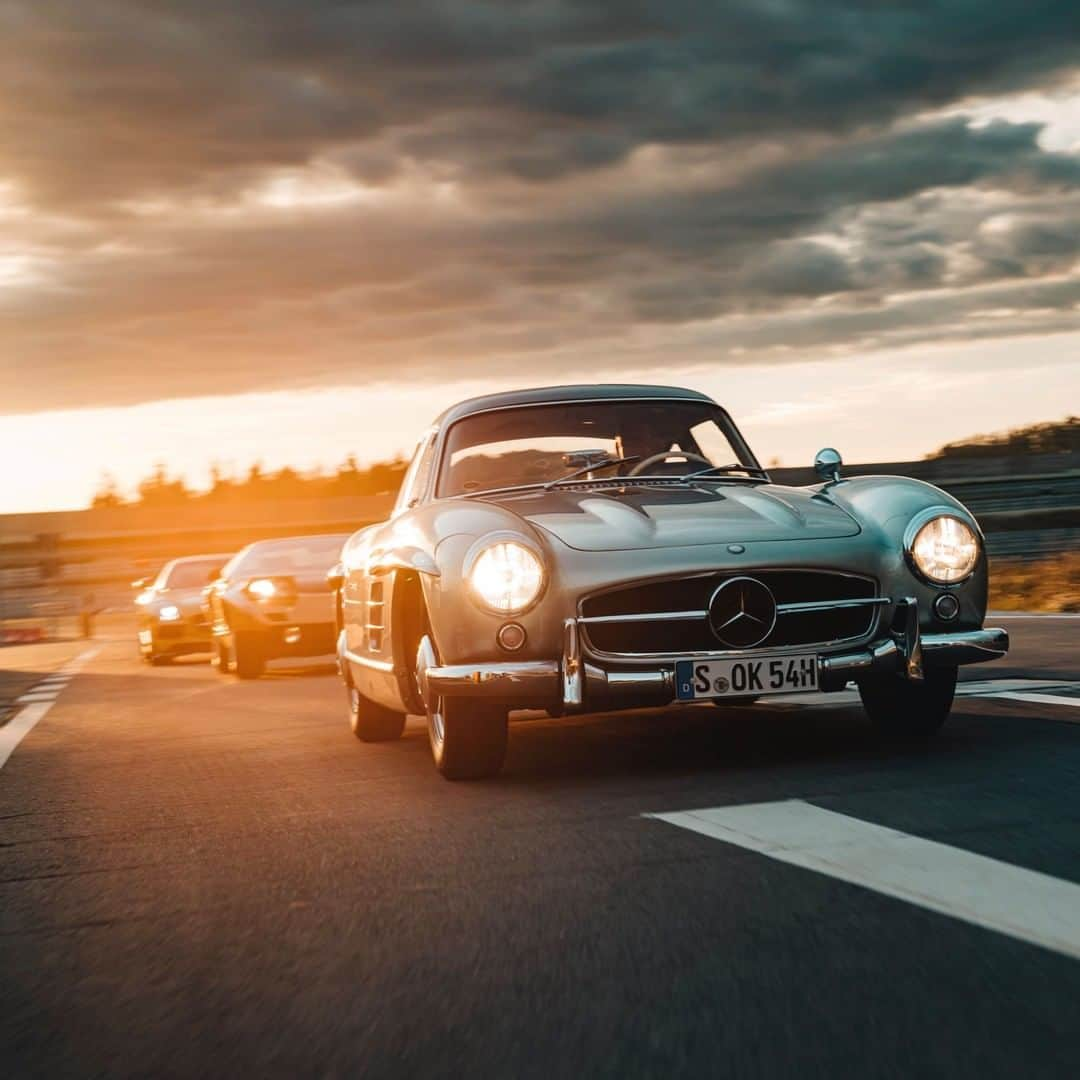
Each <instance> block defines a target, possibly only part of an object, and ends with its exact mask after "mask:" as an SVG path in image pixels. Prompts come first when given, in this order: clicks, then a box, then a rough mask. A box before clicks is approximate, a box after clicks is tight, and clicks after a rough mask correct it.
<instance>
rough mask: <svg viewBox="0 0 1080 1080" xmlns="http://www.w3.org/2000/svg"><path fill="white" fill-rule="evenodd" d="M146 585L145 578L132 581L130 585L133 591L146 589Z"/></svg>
mask: <svg viewBox="0 0 1080 1080" xmlns="http://www.w3.org/2000/svg"><path fill="white" fill-rule="evenodd" d="M146 584H147V582H146V578H144V577H141V578H139V579H138V581H133V582H132V583H131V587H132V588H133V589H145V588H146Z"/></svg>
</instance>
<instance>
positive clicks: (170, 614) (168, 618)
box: [157, 604, 180, 622]
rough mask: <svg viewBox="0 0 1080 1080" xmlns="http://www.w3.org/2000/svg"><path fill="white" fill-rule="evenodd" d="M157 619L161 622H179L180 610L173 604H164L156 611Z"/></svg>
mask: <svg viewBox="0 0 1080 1080" xmlns="http://www.w3.org/2000/svg"><path fill="white" fill-rule="evenodd" d="M157 614H158V618H159V619H160V620H161V621H162V622H179V621H180V609H179V608H178V607H177V606H176V605H175V604H164V605H162V607H161V608H160V609H159V610H158V613H157Z"/></svg>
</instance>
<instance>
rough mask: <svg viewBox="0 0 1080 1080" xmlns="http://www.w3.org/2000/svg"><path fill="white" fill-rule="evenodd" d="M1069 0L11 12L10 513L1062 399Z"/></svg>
mask: <svg viewBox="0 0 1080 1080" xmlns="http://www.w3.org/2000/svg"><path fill="white" fill-rule="evenodd" d="M1078 39H1080V20H1077V19H1076V17H1075V5H1074V4H1073V3H1071V2H1061V0H1056V2H1050V0H1023V2H1014V0H996V2H995V3H993V4H987V3H985V2H984V0H940V2H937V3H922V4H907V5H888V4H881V3H878V2H875V0H864V2H862V3H859V2H846V3H839V2H834V0H755V2H749V0H730V2H725V3H724V4H722V5H721V4H716V3H714V2H711V0H708V2H707V0H663V2H649V0H640V2H635V3H619V4H614V3H603V4H601V3H593V2H589V0H522V2H510V0H504V2H486V3H485V2H476V0H409V2H403V0H392V2H385V3H384V2H381V0H365V2H364V3H342V2H329V0H325V2H323V0H304V2H302V3H301V2H299V0H233V2H231V3H229V4H221V3H218V2H211V0H140V2H136V0H94V3H92V4H88V3H84V2H80V0H0V512H5V511H21V510H37V509H54V508H63V507H75V506H79V505H83V504H85V503H86V501H87V500H88V499H89V497H90V495H91V493H92V491H93V489H94V488H95V486H96V485H97V483H98V481H99V479H100V477H101V474H102V473H103V472H104V471H108V472H110V473H112V474H113V475H114V476H115V477H116V479H117V480H118V481H119V483H120V484H121V486H122V487H124V488H127V489H130V488H131V487H132V486H133V485H134V483H135V481H136V480H137V479H138V478H139V477H141V476H143V475H145V474H146V473H147V472H148V471H149V470H150V468H151V467H152V465H153V464H154V463H155V462H157V461H163V462H165V463H166V464H167V465H168V466H169V468H170V469H171V470H173V471H174V472H179V473H182V474H184V475H185V476H186V477H187V478H188V479H189V481H190V482H192V483H194V484H201V483H204V482H205V480H206V476H207V471H208V468H209V466H210V464H211V462H217V463H219V464H223V465H225V466H226V467H233V468H236V469H237V470H240V469H244V468H246V467H247V465H248V464H250V463H251V462H252V461H255V460H259V461H261V462H263V464H264V465H266V466H267V467H275V466H280V465H284V464H291V465H296V466H301V467H314V466H318V465H334V464H336V463H338V462H340V461H341V460H342V459H343V458H344V457H345V456H346V455H347V454H355V455H356V457H357V458H358V459H359V460H361V461H373V460H378V459H381V458H386V457H389V456H392V455H394V454H396V453H401V452H407V451H408V450H409V448H410V447H411V445H412V443H413V442H414V441H415V439H416V437H417V435H418V434H419V432H420V430H421V429H422V428H423V427H424V426H425V425H426V424H427V423H428V422H429V421H430V419H431V418H432V417H433V416H434V415H435V414H436V413H438V412H439V411H440V410H441V409H442V408H444V407H445V406H446V405H447V404H450V403H451V402H452V401H454V400H456V399H458V398H460V397H464V396H468V395H471V394H473V393H478V392H486V391H489V390H495V389H502V388H505V387H510V386H526V385H545V384H551V383H561V382H594V381H599V382H605V381H606V382H612V381H647V382H663V383H674V384H678V385H684V386H692V387H695V388H698V389H702V390H705V391H707V392H709V393H712V394H713V395H714V396H715V397H717V399H718V400H720V401H722V402H723V403H724V404H725V405H726V406H727V407H728V408H729V409H730V410H731V411H732V412H733V414H734V415H735V418H736V420H737V421H738V422H739V424H740V426H741V427H742V428H743V429H744V432H745V433H746V434H747V436H748V438H749V439H750V441H751V443H752V444H753V445H754V447H755V449H756V451H757V453H758V456H759V457H760V458H761V459H762V460H765V461H773V460H777V459H779V460H780V461H781V462H783V463H784V464H805V463H807V462H809V461H810V460H811V459H812V457H813V454H814V452H815V451H816V450H817V449H818V448H819V447H820V446H822V445H825V444H832V445H836V446H837V447H838V448H839V449H840V450H841V452H842V453H843V454H844V456H845V458H846V459H847V460H850V461H869V460H875V459H877V460H896V459H903V458H911V457H919V456H922V455H923V454H925V453H927V452H930V451H932V450H933V449H935V448H936V447H938V446H940V445H941V444H942V443H944V442H947V441H950V440H953V439H957V438H961V437H963V436H966V435H970V434H974V433H978V432H985V431H992V430H1000V429H1002V428H1007V427H1010V426H1015V425H1018V424H1023V423H1030V422H1035V421H1040V420H1050V419H1057V418H1060V417H1063V416H1064V415H1066V414H1067V413H1068V412H1070V411H1072V412H1076V411H1078V407H1080V272H1078V269H1080V266H1078V263H1080V60H1078V57H1080V48H1078V46H1080V40H1078Z"/></svg>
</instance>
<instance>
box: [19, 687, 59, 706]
mask: <svg viewBox="0 0 1080 1080" xmlns="http://www.w3.org/2000/svg"><path fill="white" fill-rule="evenodd" d="M55 699H56V693H55V692H54V691H52V690H47V691H45V692H44V693H36V692H35V691H33V690H31V691H30V692H29V693H26V694H23V695H22V696H21V697H17V698H16V699H15V704H16V705H29V704H30V703H31V702H33V701H54V700H55Z"/></svg>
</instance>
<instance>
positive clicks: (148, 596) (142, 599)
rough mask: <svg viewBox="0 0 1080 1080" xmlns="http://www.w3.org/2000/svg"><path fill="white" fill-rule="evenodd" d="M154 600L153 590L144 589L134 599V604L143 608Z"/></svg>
mask: <svg viewBox="0 0 1080 1080" xmlns="http://www.w3.org/2000/svg"><path fill="white" fill-rule="evenodd" d="M153 599H154V591H153V589H144V590H143V591H142V592H141V593H139V595H138V596H136V597H135V603H136V604H138V605H139V606H140V607H145V606H146V605H147V604H149V603H150V601H151V600H153Z"/></svg>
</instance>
